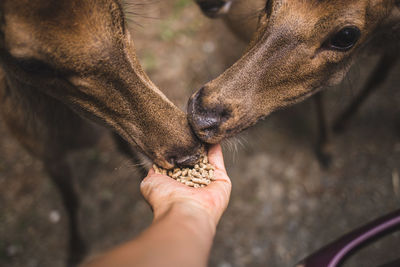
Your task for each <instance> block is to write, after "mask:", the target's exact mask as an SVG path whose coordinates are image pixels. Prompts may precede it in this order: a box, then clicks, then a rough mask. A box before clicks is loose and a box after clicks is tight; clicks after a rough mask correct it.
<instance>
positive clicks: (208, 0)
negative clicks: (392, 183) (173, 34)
mask: <svg viewBox="0 0 400 267" xmlns="http://www.w3.org/2000/svg"><path fill="white" fill-rule="evenodd" d="M196 3H197V4H198V5H199V7H200V8H201V10H202V12H203V13H204V14H205V15H206V16H207V17H209V18H212V19H215V18H221V19H222V20H223V21H224V22H225V24H226V25H227V26H228V28H229V29H230V30H231V31H232V32H233V33H234V34H235V35H236V36H237V37H238V38H239V39H241V40H243V41H244V42H246V43H250V42H251V39H252V37H253V33H255V32H256V30H257V25H258V14H259V13H260V11H262V10H264V9H265V3H266V1H265V0H250V1H245V0H196ZM393 59H394V58H393V57H391V56H389V57H382V60H381V61H379V62H378V64H377V65H376V67H375V69H374V71H373V72H372V75H371V76H370V78H369V79H368V80H367V82H366V84H365V86H364V88H363V89H362V90H361V92H360V93H359V94H358V95H357V96H356V97H355V98H354V100H353V101H352V103H351V104H350V105H349V106H348V107H347V108H346V109H345V111H344V112H342V114H340V115H339V116H338V117H337V118H336V119H335V120H334V122H333V132H335V133H340V132H342V131H343V130H344V128H345V126H346V125H347V124H348V123H349V121H350V119H351V117H352V116H353V115H354V114H355V113H356V112H357V110H358V109H359V108H360V106H361V105H362V103H363V102H364V101H365V100H366V99H367V98H368V96H369V95H371V93H372V92H373V91H374V90H376V89H377V88H379V85H381V84H382V82H383V81H385V78H386V77H387V76H388V74H389V73H390V70H391V69H392V67H393V66H394V65H395V62H396V60H393ZM323 100H324V96H323V91H319V92H318V93H316V94H315V95H313V102H314V105H315V111H316V112H315V114H316V122H317V129H318V130H319V134H318V138H317V142H316V145H315V150H314V151H315V153H316V156H317V159H318V162H319V163H320V166H321V167H323V168H327V167H329V165H330V163H331V154H330V152H329V146H328V144H329V136H330V130H329V127H328V123H327V120H326V115H327V114H326V111H325V108H324V101H323Z"/></svg>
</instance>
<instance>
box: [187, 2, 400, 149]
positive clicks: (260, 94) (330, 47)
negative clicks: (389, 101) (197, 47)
mask: <svg viewBox="0 0 400 267" xmlns="http://www.w3.org/2000/svg"><path fill="white" fill-rule="evenodd" d="M196 2H197V3H198V4H199V6H200V7H201V9H202V10H203V12H204V13H205V14H206V15H208V16H209V17H217V16H223V18H224V20H225V21H226V22H227V24H228V25H231V26H230V27H231V28H232V29H233V30H234V31H235V32H237V33H238V34H239V35H240V36H241V37H242V38H243V39H244V40H249V36H250V35H251V32H252V30H254V31H255V33H254V35H253V36H252V37H251V41H250V44H249V46H248V47H247V50H246V51H245V53H244V54H243V55H242V57H241V58H240V59H239V60H238V61H237V62H236V63H235V64H233V65H232V66H231V67H230V68H228V69H227V70H226V71H225V72H224V73H222V74H221V75H220V76H218V77H217V78H216V79H214V80H212V81H210V82H208V83H206V84H205V85H204V86H203V87H201V88H200V89H199V90H197V91H196V92H195V93H194V94H193V95H192V96H191V97H190V99H189V102H188V109H187V110H188V119H189V122H190V124H191V126H192V128H193V130H194V132H195V133H196V134H197V136H198V137H199V138H200V139H201V140H202V141H204V142H206V143H211V144H212V143H219V142H220V141H221V140H222V139H224V138H229V137H232V136H234V135H236V134H238V133H240V132H241V131H243V130H245V129H247V128H248V127H250V126H252V125H254V124H255V123H256V122H257V121H259V120H261V119H263V118H265V117H267V116H268V115H269V114H271V113H272V112H274V111H277V110H280V109H283V108H286V107H289V106H291V105H293V104H296V103H299V102H301V101H303V100H305V99H307V98H309V97H310V96H312V95H318V94H319V93H320V92H321V91H322V89H323V88H326V87H329V86H333V85H337V84H339V83H340V82H341V81H342V80H343V79H344V77H345V76H346V74H347V73H348V70H349V68H350V67H351V66H352V64H353V63H354V62H355V60H356V59H357V58H358V57H360V56H361V55H363V54H365V53H379V55H380V60H379V61H378V63H377V65H376V66H375V68H374V70H373V72H372V74H371V75H370V78H369V79H368V81H367V83H366V85H365V87H364V89H363V90H362V92H361V93H360V95H359V96H357V97H356V99H355V100H354V104H352V105H350V106H349V108H348V109H347V110H346V111H345V112H344V113H343V115H341V116H339V117H338V119H337V120H336V122H335V123H334V129H336V130H338V129H340V128H343V127H344V125H345V124H346V122H347V121H348V120H349V118H350V117H351V115H352V114H354V112H355V111H356V110H357V109H358V108H359V106H360V105H361V103H362V102H363V100H364V99H365V98H366V97H367V96H368V95H369V94H370V93H371V92H372V91H373V90H374V89H376V88H377V87H378V86H379V85H380V84H381V83H382V82H383V81H384V80H385V78H386V77H387V76H388V74H389V73H390V71H391V69H392V68H393V66H394V65H395V63H396V62H397V60H398V58H399V53H398V48H399V39H400V38H399V37H400V1H398V0H396V1H395V0H351V1H344V0H335V1H323V0H308V1H300V0H295V1H289V0H251V1H241V0H196ZM213 3H214V8H212V7H211V6H212V5H213ZM223 7H225V8H223ZM235 7H236V9H235ZM229 9H230V10H231V11H229ZM237 10H239V11H237ZM244 10H245V11H244ZM246 10H253V11H256V12H257V10H260V11H258V14H259V15H258V19H251V17H249V20H250V21H249V22H247V24H245V22H243V20H245V18H246V17H245V18H244V19H238V14H239V15H240V14H242V17H243V14H246ZM235 20H236V24H235ZM255 21H257V22H255ZM243 28H245V30H243ZM249 32H250V33H249ZM318 102H319V103H321V102H320V101H317V103H318ZM317 107H318V111H319V112H318V113H319V114H320V115H319V116H320V120H321V118H322V117H323V109H322V106H321V104H319V105H317ZM320 124H321V125H322V124H323V123H321V122H320ZM324 135H326V133H322V138H320V141H321V142H325V140H323V139H324Z"/></svg>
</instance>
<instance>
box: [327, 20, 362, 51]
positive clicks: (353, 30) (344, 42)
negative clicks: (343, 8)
mask: <svg viewBox="0 0 400 267" xmlns="http://www.w3.org/2000/svg"><path fill="white" fill-rule="evenodd" d="M360 36H361V31H360V29H359V28H357V27H354V26H351V27H345V28H343V29H341V30H340V31H338V32H337V33H335V34H334V35H333V36H332V37H331V38H330V39H329V40H328V43H327V45H326V46H327V47H328V48H329V49H334V50H339V51H348V50H350V49H351V48H352V47H353V46H354V45H355V44H356V43H357V41H358V40H359V39H360Z"/></svg>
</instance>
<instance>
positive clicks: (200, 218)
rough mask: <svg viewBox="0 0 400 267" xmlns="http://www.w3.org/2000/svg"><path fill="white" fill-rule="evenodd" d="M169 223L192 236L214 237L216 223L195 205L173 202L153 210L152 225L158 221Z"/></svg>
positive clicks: (212, 217)
mask: <svg viewBox="0 0 400 267" xmlns="http://www.w3.org/2000/svg"><path fill="white" fill-rule="evenodd" d="M162 220H163V221H164V220H167V221H171V222H172V223H173V224H175V225H176V227H179V228H181V229H185V230H187V231H189V232H192V234H198V233H201V235H205V236H209V237H211V238H213V237H214V235H215V231H216V227H217V223H216V220H215V218H214V216H212V215H211V214H210V212H208V211H206V210H205V208H203V207H201V206H200V205H197V204H196V203H189V202H187V201H185V202H175V203H172V204H170V205H167V207H166V208H162V209H156V208H155V209H154V223H157V222H159V221H162Z"/></svg>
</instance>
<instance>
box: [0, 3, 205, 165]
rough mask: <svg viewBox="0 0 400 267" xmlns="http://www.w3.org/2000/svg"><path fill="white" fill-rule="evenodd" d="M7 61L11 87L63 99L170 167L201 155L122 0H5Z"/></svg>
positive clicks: (3, 52)
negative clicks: (152, 70) (152, 72)
mask: <svg viewBox="0 0 400 267" xmlns="http://www.w3.org/2000/svg"><path fill="white" fill-rule="evenodd" d="M0 66H1V68H2V69H3V71H4V73H5V77H6V81H7V84H8V87H9V90H36V91H37V92H41V93H45V94H47V95H49V96H51V97H54V98H56V99H58V100H59V101H61V102H62V103H64V104H66V105H68V106H69V107H70V108H71V109H73V110H74V111H76V112H78V113H79V114H80V115H82V116H84V117H86V118H89V119H93V120H96V121H97V122H100V123H101V124H103V125H105V126H107V127H109V128H111V129H113V130H114V131H116V132H117V133H118V134H120V135H121V136H122V137H123V138H124V139H125V140H127V141H128V142H129V143H130V144H131V145H132V146H134V147H139V148H140V149H141V150H142V151H143V152H144V153H145V154H146V155H147V156H148V157H150V158H151V159H153V160H154V161H155V162H156V163H157V164H159V165H160V166H163V167H164V168H171V167H173V166H174V165H175V164H190V163H191V162H192V161H194V160H195V159H196V158H197V157H198V154H199V149H200V147H201V145H200V143H199V141H198V140H197V138H196V137H195V136H194V135H193V134H192V132H191V130H190V127H189V125H188V122H187V119H186V115H185V113H184V112H182V111H181V110H179V109H178V108H177V107H176V106H174V105H173V104H172V103H171V102H170V101H169V100H168V99H167V98H166V97H165V96H164V95H163V94H162V93H161V92H160V91H159V90H158V89H157V87H156V86H155V85H154V84H153V83H152V82H151V81H150V79H149V78H148V77H147V75H146V74H145V73H144V72H143V70H142V68H141V66H140V64H139V62H138V60H137V58H136V54H135V48H134V44H133V41H132V39H131V36H130V34H129V32H128V30H127V28H126V22H125V17H124V13H123V6H122V2H121V1H120V0H19V1H14V0H2V1H1V3H0ZM49 112H51V110H49Z"/></svg>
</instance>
